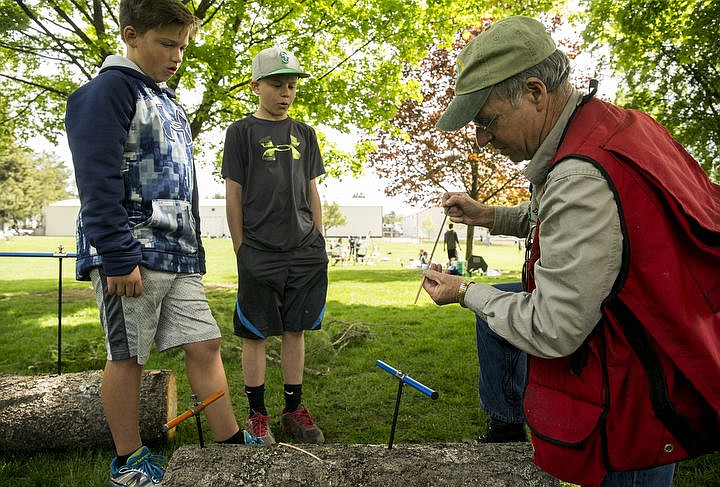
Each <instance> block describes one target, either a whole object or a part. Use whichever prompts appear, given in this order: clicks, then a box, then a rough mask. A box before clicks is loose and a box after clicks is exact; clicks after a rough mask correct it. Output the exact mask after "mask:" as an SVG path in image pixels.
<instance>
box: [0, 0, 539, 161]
mask: <svg viewBox="0 0 720 487" xmlns="http://www.w3.org/2000/svg"><path fill="white" fill-rule="evenodd" d="M184 3H186V5H187V6H188V8H189V9H190V10H191V11H192V12H193V13H194V14H195V15H196V16H197V17H198V18H200V19H201V21H202V27H201V29H200V31H199V32H198V34H197V36H196V38H195V40H194V42H192V43H191V45H190V46H189V47H188V49H187V50H186V53H185V59H184V62H183V64H182V66H181V68H180V70H179V71H178V73H177V74H176V75H175V76H174V77H173V78H171V79H170V81H169V85H170V86H171V87H172V88H177V92H178V95H179V96H180V100H181V102H182V103H183V105H185V106H186V108H188V109H189V112H190V118H191V126H192V133H193V136H194V137H195V138H196V141H198V142H200V144H199V147H200V148H202V149H204V150H205V151H207V154H208V155H216V154H217V152H218V149H219V147H218V146H219V144H220V143H221V141H222V140H223V137H222V136H221V134H222V133H223V132H224V130H225V128H226V127H227V126H228V125H229V123H230V122H232V121H234V120H237V119H239V118H242V117H243V116H244V115H245V114H247V113H249V112H252V111H254V109H255V105H256V99H255V97H254V95H253V94H252V92H251V91H250V89H249V83H250V72H251V60H252V58H253V56H254V55H255V54H256V53H257V52H259V51H260V50H261V49H263V48H266V47H269V46H272V45H282V46H284V47H286V48H287V49H289V50H291V51H293V52H294V53H295V54H296V55H297V56H298V58H299V59H300V62H301V64H302V66H303V68H304V69H305V70H306V71H308V72H310V73H312V74H313V77H312V78H310V79H309V80H303V81H302V83H301V84H300V88H299V93H298V98H297V99H296V101H295V104H294V105H293V108H292V112H291V114H292V116H294V117H296V118H299V119H301V120H303V121H306V122H309V123H311V124H316V125H317V124H323V125H325V126H328V127H332V128H334V129H337V130H339V131H341V132H348V131H349V130H350V128H351V127H353V128H358V129H360V130H367V131H374V130H376V129H378V128H379V127H382V126H383V124H385V123H386V122H387V120H389V119H390V118H391V116H392V114H393V113H394V111H395V109H396V107H397V106H398V105H399V104H400V102H401V101H402V100H404V99H407V98H411V97H412V96H414V95H415V93H416V89H417V86H416V85H415V84H413V83H410V82H408V81H407V80H405V79H404V78H403V76H402V74H403V71H402V69H403V63H404V62H409V63H410V64H414V63H415V62H417V61H418V60H419V59H421V58H422V57H423V56H424V55H425V53H426V48H427V46H428V45H432V44H434V43H436V42H447V41H448V40H449V39H451V37H452V34H453V32H454V30H455V28H456V27H457V26H458V25H465V23H467V19H468V18H470V17H472V16H476V15H478V14H479V13H480V12H483V11H485V10H487V8H489V7H488V4H487V3H486V2H484V1H481V0H471V1H469V2H459V1H456V0H438V1H433V2H425V1H422V0H313V1H307V0H282V1H280V0H255V1H250V2H246V1H241V0H199V1H185V2H184ZM118 4H119V1H118V0H74V1H72V2H68V1H65V0H0V34H1V35H0V39H1V40H0V78H2V79H3V85H4V91H5V93H4V94H5V96H7V97H8V99H10V100H12V111H11V113H12V114H13V115H14V118H15V122H16V135H17V136H18V137H19V139H20V140H26V139H27V138H28V137H30V136H33V135H37V134H42V135H44V136H46V137H48V138H50V139H52V138H53V137H54V136H56V135H57V134H59V133H60V132H61V131H62V121H63V111H64V104H65V100H66V98H67V96H68V95H69V94H70V93H71V92H72V91H73V90H74V89H75V88H77V87H78V86H79V85H80V84H82V83H84V82H87V81H88V80H89V79H91V78H92V77H93V76H94V75H95V74H96V73H97V71H98V68H99V67H100V65H101V64H102V61H103V59H104V58H105V57H106V56H107V55H108V54H112V53H119V54H122V53H124V46H122V45H121V41H120V37H119V27H118V19H117V10H118ZM548 5H549V2H548V1H546V0H532V1H530V2H523V3H522V5H520V3H518V4H510V5H509V6H506V7H503V8H504V9H506V10H503V11H508V12H512V11H513V9H515V10H514V11H520V10H522V11H525V12H537V11H542V10H543V9H545V8H548ZM496 10H498V8H497V7H496ZM206 135H207V136H206ZM320 142H321V144H322V145H323V155H324V157H325V159H326V165H327V166H328V173H329V174H331V175H332V174H334V173H336V172H347V171H348V170H351V171H355V172H356V171H357V170H358V169H359V168H360V166H361V160H359V159H357V158H352V157H348V156H346V155H345V151H343V150H342V149H344V148H333V147H329V146H328V144H327V139H326V138H324V137H323V134H320Z"/></svg>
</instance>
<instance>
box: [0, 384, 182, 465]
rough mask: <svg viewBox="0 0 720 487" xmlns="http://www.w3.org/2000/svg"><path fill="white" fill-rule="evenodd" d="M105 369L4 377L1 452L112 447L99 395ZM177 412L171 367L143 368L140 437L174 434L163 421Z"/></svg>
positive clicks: (163, 437)
mask: <svg viewBox="0 0 720 487" xmlns="http://www.w3.org/2000/svg"><path fill="white" fill-rule="evenodd" d="M102 374H103V373H102V371H100V370H93V371H88V372H78V373H71V374H63V375H32V376H23V375H6V374H3V375H0V391H2V395H0V411H2V413H1V414H0V451H38V450H59V449H66V448H81V447H87V446H112V444H113V442H112V436H111V435H110V429H109V428H108V425H107V421H105V415H104V413H103V407H102V400H101V396H100V390H101V382H102ZM176 415H177V387H176V385H175V376H174V374H173V372H172V371H169V370H148V371H145V372H143V376H142V382H141V391H140V435H141V436H142V438H143V441H147V442H159V441H166V440H168V439H170V438H171V435H172V434H173V433H174V430H171V431H170V432H166V431H165V429H164V427H163V426H164V424H165V423H166V422H168V421H169V420H170V419H172V418H174V417H175V416H176Z"/></svg>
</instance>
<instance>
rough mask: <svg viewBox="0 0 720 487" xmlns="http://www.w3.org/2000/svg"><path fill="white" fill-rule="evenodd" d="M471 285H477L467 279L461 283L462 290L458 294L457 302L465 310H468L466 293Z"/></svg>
mask: <svg viewBox="0 0 720 487" xmlns="http://www.w3.org/2000/svg"><path fill="white" fill-rule="evenodd" d="M471 284H475V282H474V281H470V280H467V279H465V280H463V282H461V283H460V289H458V293H457V302H458V303H460V306H462V307H463V308H467V306H465V293H467V290H468V288H469V287H470V285H471Z"/></svg>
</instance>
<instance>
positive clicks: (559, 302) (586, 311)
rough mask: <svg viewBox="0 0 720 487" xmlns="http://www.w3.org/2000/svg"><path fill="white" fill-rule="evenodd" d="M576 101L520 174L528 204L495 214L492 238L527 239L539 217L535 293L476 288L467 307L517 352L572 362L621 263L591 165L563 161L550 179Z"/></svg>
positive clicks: (611, 210) (608, 207) (612, 207)
mask: <svg viewBox="0 0 720 487" xmlns="http://www.w3.org/2000/svg"><path fill="white" fill-rule="evenodd" d="M581 97H582V94H581V93H580V92H577V91H576V92H575V93H574V94H573V95H572V96H571V97H570V99H569V101H568V103H567V105H566V106H565V109H564V110H563V112H562V114H561V116H560V119H559V120H558V121H557V123H556V124H555V126H554V127H553V129H552V130H551V131H550V133H549V134H548V136H547V137H546V139H545V140H544V141H543V143H542V144H541V146H540V147H539V148H538V150H537V152H536V153H535V155H534V157H533V159H532V160H531V161H530V163H529V164H528V166H527V167H526V169H525V170H524V173H525V175H526V176H527V178H528V179H529V180H530V182H531V183H532V185H533V192H532V197H531V201H530V202H529V203H523V204H520V205H518V206H515V207H496V208H495V223H494V226H493V228H492V229H491V232H492V234H495V235H513V236H517V237H525V236H527V235H528V234H529V233H530V232H531V231H533V229H534V226H535V222H536V221H537V218H538V217H539V218H540V221H541V222H542V224H541V225H540V234H539V238H540V255H541V257H540V260H539V261H538V262H537V263H536V265H535V282H536V289H535V290H534V291H533V292H532V293H526V292H521V293H510V292H505V291H499V290H498V289H495V288H494V287H492V286H489V285H484V284H475V285H473V286H470V288H469V289H468V291H467V294H466V296H465V304H466V305H467V307H468V308H470V309H471V310H472V311H474V312H475V313H477V314H478V315H479V316H480V317H482V318H483V319H485V320H486V321H487V322H488V325H489V326H490V328H491V329H492V330H493V331H495V333H497V334H498V335H500V336H501V337H503V338H505V339H506V340H507V341H508V342H509V343H511V344H513V345H514V346H516V347H517V348H519V349H520V350H523V351H525V352H527V353H529V354H532V355H536V356H539V357H545V358H554V357H562V356H567V355H570V354H571V353H572V352H574V351H575V350H576V349H577V348H578V347H579V346H580V345H581V344H582V343H583V341H584V340H585V338H586V337H587V336H588V335H589V334H590V332H591V331H592V330H593V328H594V327H595V326H596V325H597V323H598V321H599V320H600V317H601V311H600V306H601V304H602V302H603V300H604V299H605V298H606V297H607V296H608V294H609V293H610V290H611V289H612V286H613V283H614V282H615V280H616V278H617V276H618V273H619V272H620V265H621V260H622V232H621V227H620V217H619V214H618V208H617V205H616V203H615V200H614V197H613V193H612V191H611V190H610V187H609V185H608V183H607V180H606V179H605V177H604V176H603V175H602V174H601V173H600V171H599V170H598V169H597V168H596V167H595V166H594V165H592V164H591V163H589V162H586V161H582V160H579V159H567V160H564V161H562V162H560V163H558V164H557V165H556V166H555V167H554V168H553V170H552V171H551V172H550V173H549V174H548V169H549V164H550V161H551V160H552V158H553V156H554V155H555V153H556V151H557V149H558V147H559V144H560V139H561V136H562V133H563V131H564V129H565V126H566V125H567V123H568V120H569V119H570V116H571V115H572V113H573V111H574V109H575V108H576V106H577V105H578V104H579V102H580V100H581Z"/></svg>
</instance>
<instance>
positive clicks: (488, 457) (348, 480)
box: [163, 443, 560, 487]
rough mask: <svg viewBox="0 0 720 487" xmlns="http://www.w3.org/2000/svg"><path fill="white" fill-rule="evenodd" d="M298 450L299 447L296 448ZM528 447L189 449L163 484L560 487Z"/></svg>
mask: <svg viewBox="0 0 720 487" xmlns="http://www.w3.org/2000/svg"><path fill="white" fill-rule="evenodd" d="M293 446H296V447H297V448H300V449H301V450H298V449H295V448H293ZM532 456H533V449H532V445H531V444H530V443H495V444H478V443H454V444H422V445H397V446H394V447H393V449H391V450H389V449H388V448H387V446H384V445H341V444H334V445H333V444H330V445H305V444H301V445H285V444H284V443H279V444H277V445H274V446H270V447H264V446H244V445H208V446H207V447H205V448H202V449H201V448H199V447H198V446H197V445H184V446H181V447H180V448H178V449H177V450H175V453H173V455H172V458H170V464H169V465H168V468H167V471H166V473H165V478H164V480H163V485H164V486H166V487H186V486H188V485H212V486H213V487H225V486H227V487H231V486H232V487H235V486H238V485H245V486H252V485H257V486H263V487H287V486H312V487H331V486H332V487H358V486H362V487H388V486H393V487H394V486H402V487H429V486H430V487H444V486H452V487H462V486H468V487H470V486H472V487H518V486H523V487H558V486H559V485H560V482H559V481H558V480H557V479H555V478H553V477H551V476H550V475H548V474H546V473H545V472H543V471H542V470H540V469H539V468H538V467H536V466H535V465H534V464H533V463H532Z"/></svg>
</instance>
